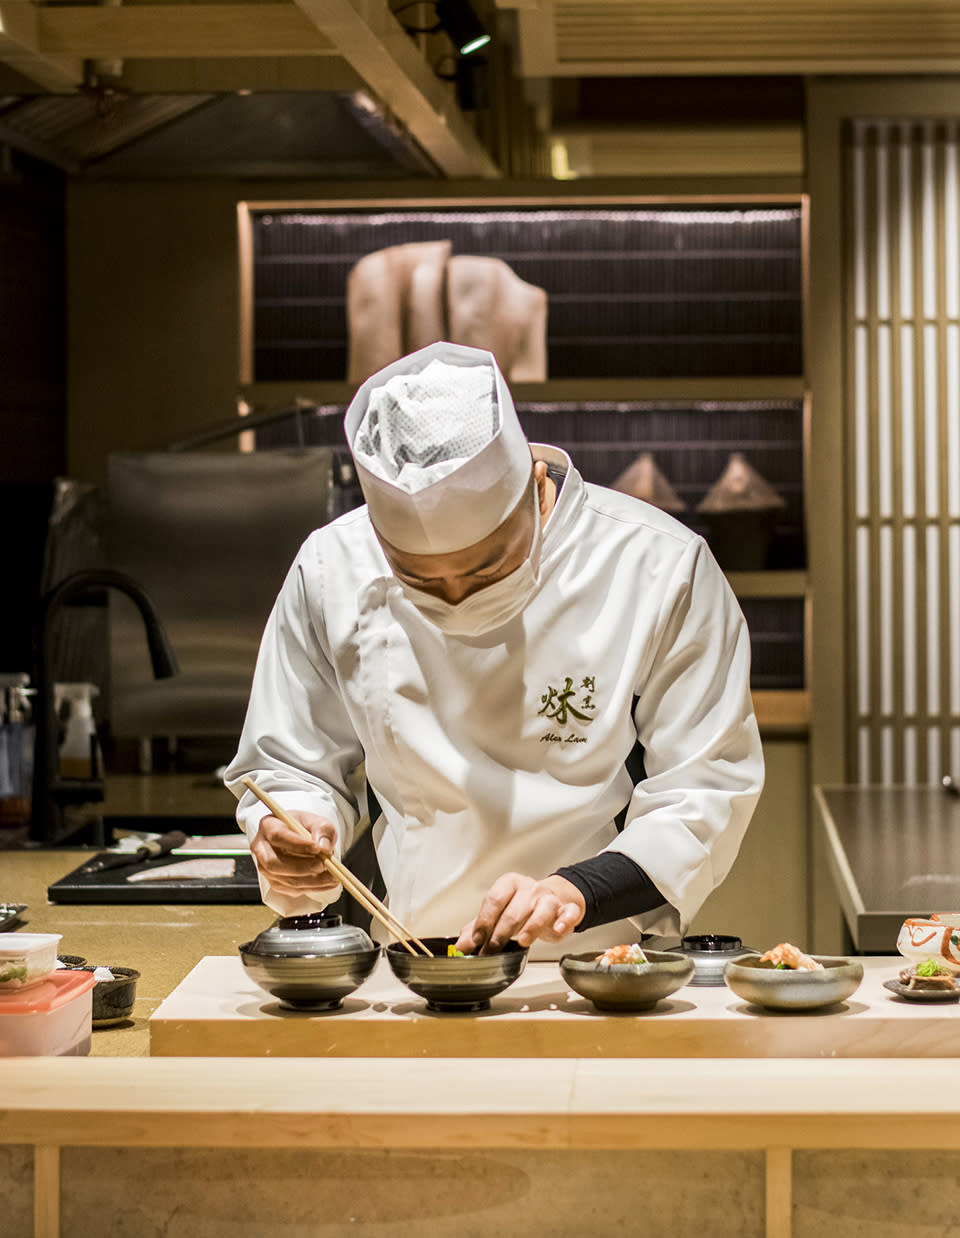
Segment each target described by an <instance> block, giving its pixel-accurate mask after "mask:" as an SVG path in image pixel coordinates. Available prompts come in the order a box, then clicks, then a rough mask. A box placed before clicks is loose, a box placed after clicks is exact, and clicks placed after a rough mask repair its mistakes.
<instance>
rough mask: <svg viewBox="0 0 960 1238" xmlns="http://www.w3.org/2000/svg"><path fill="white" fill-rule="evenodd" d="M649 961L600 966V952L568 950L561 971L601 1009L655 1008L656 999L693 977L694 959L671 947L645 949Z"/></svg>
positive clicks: (562, 961)
mask: <svg viewBox="0 0 960 1238" xmlns="http://www.w3.org/2000/svg"><path fill="white" fill-rule="evenodd" d="M644 954H645V955H646V956H647V959H648V962H646V963H640V964H634V963H614V964H613V966H612V967H601V966H600V965H599V964H598V963H597V952H596V951H595V950H592V951H590V953H589V954H565V955H564V956H563V957H562V958H561V960H560V974H561V975H562V976H563V978H564V980H565V981H566V982H567V984H568V985H569V986H570V988H571V989H573V991H574V992H575V993H579V994H580V996H581V997H585V998H586V999H587V1000H588V1001H591V1002H593V1004H594V1006H596V1008H597V1009H598V1010H606V1011H621V1012H627V1011H639V1010H652V1009H653V1007H654V1006H655V1005H656V1004H657V1002H659V1001H662V999H663V998H665V997H669V996H670V994H671V993H676V991H677V989H680V988H682V987H683V986H684V985H685V984H689V983H690V982H691V980H692V979H693V973H694V962H693V959H689V958H685V957H684V956H683V955H678V954H676V953H674V952H673V951H669V950H646V949H645V950H644Z"/></svg>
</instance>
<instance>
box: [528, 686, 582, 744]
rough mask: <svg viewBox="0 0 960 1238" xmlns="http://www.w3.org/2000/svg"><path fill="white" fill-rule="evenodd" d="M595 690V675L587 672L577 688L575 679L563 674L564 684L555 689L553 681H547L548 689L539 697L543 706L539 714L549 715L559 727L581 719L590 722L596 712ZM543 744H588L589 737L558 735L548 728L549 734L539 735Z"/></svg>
mask: <svg viewBox="0 0 960 1238" xmlns="http://www.w3.org/2000/svg"><path fill="white" fill-rule="evenodd" d="M595 692H596V679H595V677H594V676H593V675H585V676H584V677H583V679H581V680H580V683H579V684H578V686H577V687H574V686H573V679H572V678H571V676H569V675H565V676H564V684H563V687H562V688H555V687H554V686H553V685H552V684H547V690H546V692H544V694H543V695H542V696H541V697H540V708H539V709H538V710H537V714H538V715H540V716H542V717H544V718H549V719H550V721H551V722H554V723H555V724H556V725H557V726H566V725H567V723H568V722H581V723H583V724H584V725H589V724H590V723H591V722H592V721H593V719H594V717H595V716H596V715H595V712H594V711H595V710H596V708H597V706H596V704H595V702H594V699H593V697H594V693H595ZM540 742H541V743H542V744H585V743H586V742H587V737H586V736H585V735H573V734H571V735H567V736H566V737H564V736H563V735H558V734H557V733H556V732H555V731H548V732H547V733H546V735H542V736H541V737H540Z"/></svg>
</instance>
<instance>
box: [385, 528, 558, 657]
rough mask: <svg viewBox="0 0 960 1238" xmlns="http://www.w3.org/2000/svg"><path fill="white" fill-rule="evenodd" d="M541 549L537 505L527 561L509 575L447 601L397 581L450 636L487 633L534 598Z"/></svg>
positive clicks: (419, 608)
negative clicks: (465, 595)
mask: <svg viewBox="0 0 960 1238" xmlns="http://www.w3.org/2000/svg"><path fill="white" fill-rule="evenodd" d="M542 548H543V527H542V525H541V523H540V511H539V508H538V507H535V508H534V531H533V545H532V546H531V547H530V553H529V554H528V555H527V557H526V558H525V559H524V561H523V562H522V563H521V564H520V566H519V567H518V568H516V569H515V570H514V571H512V572H511V573H510V575H509V576H504V577H503V578H502V579H501V580H495V581H494V582H493V584H492V585H485V586H484V587H483V588H482V589H478V590H477V591H476V593H471V594H470V595H469V597H465V598H464V599H463V601H462V602H457V603H456V604H454V603H452V602H447V601H445V600H444V599H443V598H438V597H434V595H433V594H432V593H425V592H424V591H423V590H422V589H415V588H414V587H413V586H412V585H408V584H406V583H405V582H404V581H402V580H398V582H397V583H398V584H399V585H400V588H401V589H402V590H403V592H404V595H405V596H406V597H407V598H408V599H409V600H410V601H411V602H412V603H413V604H414V606H416V608H417V610H419V611H420V613H421V614H422V615H423V616H424V618H426V619H429V620H430V622H431V623H435V624H436V625H437V627H438V628H440V630H441V631H442V632H446V634H447V635H448V636H484V635H485V634H486V633H487V632H494V631H496V629H497V628H502V627H503V625H504V624H505V623H509V621H510V620H511V619H513V618H515V617H516V616H517V615H519V613H520V612H521V611H522V610H523V608H524V606H526V604H527V602H529V601H530V599H531V597H533V595H534V593H535V592H536V589H537V586H538V585H539V583H540V552H541V550H542Z"/></svg>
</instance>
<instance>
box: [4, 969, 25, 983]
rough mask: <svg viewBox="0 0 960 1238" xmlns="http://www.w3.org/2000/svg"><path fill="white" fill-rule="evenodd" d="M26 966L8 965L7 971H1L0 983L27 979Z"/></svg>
mask: <svg viewBox="0 0 960 1238" xmlns="http://www.w3.org/2000/svg"><path fill="white" fill-rule="evenodd" d="M26 978H27V969H26V967H8V968H7V970H6V971H0V984H6V983H7V982H8V981H10V980H26Z"/></svg>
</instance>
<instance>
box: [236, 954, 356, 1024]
mask: <svg viewBox="0 0 960 1238" xmlns="http://www.w3.org/2000/svg"><path fill="white" fill-rule="evenodd" d="M251 945H252V943H251V942H249V941H248V942H246V943H245V944H244V945H242V946H241V947H240V958H241V959H242V960H243V965H244V967H245V968H246V969H247V971H248V973H249V974H250V978H251V979H252V980H253V981H254V982H255V983H256V984H258V985H259V986H260V988H261V989H264V990H265V991H266V992H267V993H269V994H270V995H271V996H272V997H276V998H277V999H278V1000H279V1002H280V1005H281V1006H286V1007H287V1008H288V1009H290V1010H337V1009H339V1007H340V1005H341V1004H342V1002H343V999H344V998H345V997H346V996H347V995H348V994H349V993H352V992H353V991H354V989H358V988H359V987H360V985H361V984H363V982H364V980H366V978H367V977H368V976H369V975H370V973H371V972H372V971H373V969H374V968H375V967H376V965H377V960H378V959H379V958H380V947H379V946H373V947H371V948H370V949H368V950H353V951H349V952H344V953H341V954H328V955H309V954H287V955H283V954H260V953H257V952H256V951H253V950H251V949H250V946H251Z"/></svg>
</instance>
